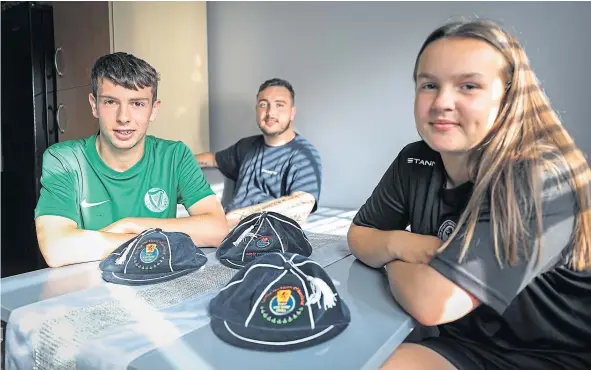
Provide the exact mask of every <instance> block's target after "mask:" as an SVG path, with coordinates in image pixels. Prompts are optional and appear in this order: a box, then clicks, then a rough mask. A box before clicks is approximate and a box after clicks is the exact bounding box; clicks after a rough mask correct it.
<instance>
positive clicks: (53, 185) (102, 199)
mask: <svg viewBox="0 0 591 370" xmlns="http://www.w3.org/2000/svg"><path fill="white" fill-rule="evenodd" d="M96 137H97V134H94V135H92V136H90V137H89V138H83V139H77V140H70V141H65V142H62V143H58V144H54V145H52V146H51V147H49V148H48V149H47V150H46V151H45V153H44V154H43V170H42V173H41V194H40V197H39V201H38V202H37V207H36V208H35V218H37V217H39V216H44V215H55V216H62V217H66V218H69V219H71V220H73V221H75V222H76V223H77V224H78V228H80V229H85V230H99V229H101V228H103V227H106V226H109V225H110V224H112V223H113V222H115V221H118V220H120V219H123V218H126V217H151V218H175V217H176V205H177V203H178V204H182V205H184V206H185V207H186V208H187V209H189V207H191V206H192V205H193V204H195V203H196V202H198V201H199V200H201V199H203V198H205V197H207V196H209V195H212V194H214V192H213V191H212V190H211V187H210V185H209V184H208V183H207V181H206V180H205V177H204V176H203V172H201V168H200V167H199V165H198V164H197V161H196V160H195V157H194V156H193V154H192V153H191V151H190V150H189V148H188V147H187V146H186V145H185V144H183V143H182V142H179V141H170V140H164V139H159V138H156V137H154V136H149V135H148V136H146V142H145V150H144V155H143V157H142V158H141V159H140V161H139V162H138V163H136V164H135V165H134V166H133V167H131V168H130V169H128V170H126V171H124V172H118V171H115V170H113V169H112V168H110V167H108V166H107V165H106V164H105V162H103V160H102V159H101V158H100V157H99V154H98V152H97V150H96Z"/></svg>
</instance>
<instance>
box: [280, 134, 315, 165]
mask: <svg viewBox="0 0 591 370" xmlns="http://www.w3.org/2000/svg"><path fill="white" fill-rule="evenodd" d="M286 147H288V148H289V149H291V150H292V151H293V153H294V154H295V155H297V154H300V155H304V156H308V157H309V156H310V155H312V157H313V158H316V159H317V160H320V154H319V153H318V150H317V149H316V147H315V146H314V144H312V143H311V142H310V141H309V140H308V139H306V138H305V137H303V136H302V135H299V134H297V135H296V137H295V138H294V139H293V140H292V141H291V142H290V143H289V144H288V145H286Z"/></svg>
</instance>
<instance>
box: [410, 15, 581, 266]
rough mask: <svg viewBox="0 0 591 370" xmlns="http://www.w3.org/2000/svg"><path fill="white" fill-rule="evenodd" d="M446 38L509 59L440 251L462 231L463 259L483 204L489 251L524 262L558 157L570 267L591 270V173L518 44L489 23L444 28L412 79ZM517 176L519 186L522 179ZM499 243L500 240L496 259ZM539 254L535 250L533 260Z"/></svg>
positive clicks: (508, 260)
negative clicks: (462, 200) (545, 179)
mask: <svg viewBox="0 0 591 370" xmlns="http://www.w3.org/2000/svg"><path fill="white" fill-rule="evenodd" d="M450 37H454V38H471V39H478V40H483V41H485V42H487V43H489V44H490V45H492V46H494V47H495V48H496V49H497V50H499V52H501V53H502V54H503V55H504V56H505V59H506V61H507V67H506V69H505V71H504V72H505V73H506V75H505V78H506V82H507V84H506V92H505V96H504V99H503V101H502V103H501V107H500V110H499V113H498V116H497V118H496V121H495V123H494V124H493V127H492V129H491V130H490V132H489V133H488V135H487V136H486V137H485V138H484V140H483V141H482V142H481V143H480V144H479V145H477V147H476V148H474V150H473V151H472V152H471V154H470V159H469V168H470V174H471V180H472V181H473V182H474V188H473V193H472V197H471V198H470V200H469V202H468V204H467V206H466V208H465V210H464V212H463V213H462V215H461V216H460V219H459V220H458V224H457V227H456V229H455V230H454V232H453V233H452V234H451V235H450V237H449V239H448V240H447V241H446V242H445V243H444V244H443V245H442V247H441V250H443V249H445V248H446V247H447V246H448V245H449V243H450V242H451V241H452V240H453V239H454V238H456V237H458V233H459V231H460V230H461V229H463V228H465V233H463V235H461V237H462V238H463V239H464V243H463V248H462V253H461V256H460V261H461V260H462V259H463V258H464V257H465V255H466V253H467V251H468V249H469V247H470V242H471V240H472V238H473V237H474V229H475V226H476V222H477V220H478V217H479V215H480V213H481V211H482V208H483V205H484V204H485V202H487V201H488V202H489V207H490V219H491V224H492V232H493V240H494V246H493V247H494V249H495V255H496V257H497V261H498V262H499V264H500V265H502V264H503V262H505V263H509V264H515V263H517V262H518V260H519V256H520V255H525V256H526V258H528V257H529V256H528V250H527V249H526V245H527V240H528V239H529V238H530V235H529V234H528V225H527V223H528V222H529V220H531V218H532V216H533V215H535V218H536V223H537V235H536V240H537V243H539V245H541V237H542V232H543V229H542V209H541V199H540V196H539V194H540V193H541V191H540V189H541V188H540V186H541V185H543V184H540V181H539V178H540V171H541V170H544V171H547V170H550V171H552V172H554V173H557V172H558V171H559V170H560V169H559V168H558V166H557V164H556V160H555V159H554V160H553V159H551V158H550V157H553V158H556V157H558V158H560V159H561V160H562V163H564V164H566V166H567V167H568V173H566V174H564V176H566V177H567V179H568V182H569V184H570V186H571V187H572V188H573V189H574V190H575V194H576V204H577V207H578V210H577V214H576V218H575V229H574V235H573V238H572V243H573V246H574V249H573V251H572V258H571V267H572V268H573V269H575V270H585V269H587V268H590V267H591V208H590V206H591V187H590V184H591V171H590V170H589V165H588V164H587V161H586V159H585V156H584V155H583V153H582V152H581V151H580V150H579V149H578V148H577V147H576V145H575V143H574V141H573V139H572V138H571V137H570V135H569V134H568V132H567V131H566V130H565V129H564V127H563V126H562V122H561V121H560V118H559V117H558V115H557V114H556V112H555V111H554V110H553V109H552V107H551V105H550V101H549V99H548V97H547V96H546V94H545V93H544V91H543V90H542V89H541V87H540V83H539V81H538V79H537V77H536V75H535V74H534V72H533V70H532V68H531V65H530V62H529V59H528V57H527V55H526V54H525V51H524V50H523V47H522V46H521V45H520V43H519V42H518V41H517V40H516V39H515V38H514V37H513V36H512V35H510V34H509V33H507V32H506V31H504V30H503V29H502V28H501V27H500V26H499V25H497V24H496V23H494V22H491V21H488V20H475V21H463V22H453V23H449V24H447V25H444V26H442V27H440V28H438V29H437V30H435V31H434V32H432V33H431V35H429V37H428V38H427V39H426V41H425V42H424V44H423V46H422V47H421V49H420V51H419V54H418V56H417V60H416V63H415V70H414V76H413V77H414V79H415V82H416V74H417V67H418V62H419V58H420V56H421V54H422V53H423V51H424V50H425V48H426V47H427V46H428V45H429V44H431V43H432V42H434V41H436V40H439V39H441V38H450ZM564 164H563V166H564ZM561 172H562V171H561ZM523 178H524V179H525V182H522V181H520V180H521V179H523ZM524 204H525V205H526V206H525V207H523V205H524ZM520 205H522V206H520ZM499 240H503V241H504V243H503V244H502V245H503V247H502V249H503V250H502V254H501V250H500V249H501V248H500V247H499V245H500V243H499ZM520 248H522V250H521V251H520ZM539 255H540V253H537V258H539ZM501 256H502V257H501Z"/></svg>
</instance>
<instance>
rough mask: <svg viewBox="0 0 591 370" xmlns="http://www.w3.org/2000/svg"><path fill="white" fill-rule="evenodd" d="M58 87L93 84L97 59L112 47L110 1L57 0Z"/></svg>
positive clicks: (55, 15) (63, 88)
mask: <svg viewBox="0 0 591 370" xmlns="http://www.w3.org/2000/svg"><path fill="white" fill-rule="evenodd" d="M52 5H53V24H54V26H53V27H54V30H53V33H54V38H55V48H56V50H55V54H54V64H55V67H56V72H57V73H56V75H57V77H56V79H57V89H58V91H59V90H67V89H71V88H74V87H79V86H83V85H88V84H90V72H91V71H92V66H93V65H94V63H95V62H96V60H97V59H98V58H99V57H101V56H103V55H105V54H108V53H109V52H110V50H111V41H110V30H109V28H110V24H109V2H107V1H76V2H73V1H54V2H53V3H52Z"/></svg>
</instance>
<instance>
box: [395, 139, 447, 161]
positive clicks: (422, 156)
mask: <svg viewBox="0 0 591 370" xmlns="http://www.w3.org/2000/svg"><path fill="white" fill-rule="evenodd" d="M398 158H399V160H400V161H402V162H404V163H409V164H422V165H427V166H433V165H434V164H435V163H436V162H438V161H439V160H440V158H441V156H440V155H439V153H437V152H436V151H434V150H433V149H431V148H430V147H429V145H427V143H425V142H424V141H423V140H421V141H415V142H414V143H410V144H408V145H406V146H405V147H404V148H402V150H401V151H400V153H398Z"/></svg>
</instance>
